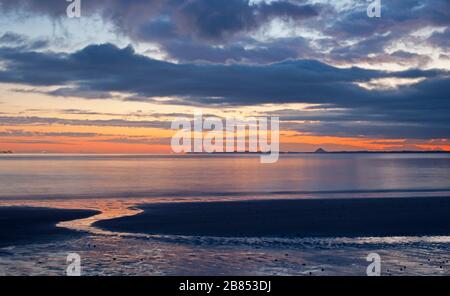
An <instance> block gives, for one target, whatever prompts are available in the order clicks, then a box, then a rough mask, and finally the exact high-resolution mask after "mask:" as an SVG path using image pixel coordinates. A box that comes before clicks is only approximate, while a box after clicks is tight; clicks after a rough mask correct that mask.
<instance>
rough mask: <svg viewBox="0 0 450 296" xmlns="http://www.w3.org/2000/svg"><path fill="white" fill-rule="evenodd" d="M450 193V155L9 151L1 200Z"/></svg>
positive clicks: (0, 175)
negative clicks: (263, 156) (267, 160)
mask: <svg viewBox="0 0 450 296" xmlns="http://www.w3.org/2000/svg"><path fill="white" fill-rule="evenodd" d="M448 192H450V154H342V155H337V154H327V155H314V154H301V155H284V156H281V158H280V160H279V161H278V162H277V163H275V164H261V163H260V162H259V157H258V156H154V155H153V156H149V155H2V156H0V199H28V198H31V199H45V198H63V199H64V198H67V199H69V198H77V197H83V198H108V197H114V198H125V197H183V196H187V197H189V196H196V197H202V196H205V197H206V196H208V197H215V196H218V197H220V196H232V197H233V196H235V197H237V198H239V197H240V196H243V197H245V196H254V195H259V196H269V197H270V196H273V197H276V196H278V195H280V196H281V195H292V196H300V197H301V196H306V197H309V196H311V197H314V196H342V195H345V196H349V197H351V196H355V197H358V196H360V197H363V196H372V195H374V196H390V195H395V196H396V195H402V196H423V195H427V194H433V195H443V194H447V193H448Z"/></svg>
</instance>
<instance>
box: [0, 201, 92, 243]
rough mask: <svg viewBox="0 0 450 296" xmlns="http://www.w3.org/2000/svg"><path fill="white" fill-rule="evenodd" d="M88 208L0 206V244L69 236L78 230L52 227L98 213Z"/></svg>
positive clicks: (34, 241)
mask: <svg viewBox="0 0 450 296" xmlns="http://www.w3.org/2000/svg"><path fill="white" fill-rule="evenodd" d="M98 213H99V212H97V211H92V210H65V209H50V208H35V207H0V247H5V246H11V245H22V244H29V243H36V242H48V241H51V240H55V239H61V238H66V237H67V238H70V237H73V236H76V235H79V234H80V232H77V231H72V230H69V229H64V228H60V227H56V224H58V223H59V222H62V221H69V220H76V219H83V218H87V217H90V216H93V215H96V214H98Z"/></svg>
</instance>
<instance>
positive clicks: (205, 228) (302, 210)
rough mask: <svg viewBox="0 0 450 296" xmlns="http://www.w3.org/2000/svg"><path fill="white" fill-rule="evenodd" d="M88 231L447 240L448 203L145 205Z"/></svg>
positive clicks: (411, 200)
mask: <svg viewBox="0 0 450 296" xmlns="http://www.w3.org/2000/svg"><path fill="white" fill-rule="evenodd" d="M139 208H141V209H142V210H144V212H142V213H140V214H138V215H135V216H131V217H122V218H116V219H111V220H102V221H98V222H96V223H95V224H94V226H96V227H99V228H102V229H106V230H109V231H120V232H133V233H147V234H160V235H186V236H215V237H369V236H377V237H383V236H425V235H450V198H448V197H427V198H379V199H330V200H270V201H267V200H265V201H232V202H190V203H160V204H146V205H141V206H140V207H139Z"/></svg>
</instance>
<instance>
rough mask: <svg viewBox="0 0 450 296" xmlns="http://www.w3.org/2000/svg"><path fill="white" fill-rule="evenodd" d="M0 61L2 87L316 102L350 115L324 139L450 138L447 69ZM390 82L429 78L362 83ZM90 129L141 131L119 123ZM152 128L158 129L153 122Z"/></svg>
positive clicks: (33, 58)
mask: <svg viewBox="0 0 450 296" xmlns="http://www.w3.org/2000/svg"><path fill="white" fill-rule="evenodd" d="M0 60H2V61H3V63H4V65H5V67H6V69H5V70H3V71H0V82H10V83H20V84H26V85H35V86H58V85H71V86H70V87H69V88H70V91H69V93H70V94H71V95H76V94H77V91H80V96H83V95H84V94H85V93H86V90H89V91H91V92H93V93H95V92H100V93H105V92H122V93H127V94H129V93H131V94H134V96H136V97H139V98H140V100H142V101H152V99H153V98H154V97H163V96H164V97H175V98H177V99H178V101H177V103H178V104H193V103H194V104H197V105H200V106H201V105H224V106H226V105H228V106H239V105H256V104H263V103H275V104H277V103H278V104H279V103H312V104H320V105H325V106H326V107H327V108H330V107H333V108H341V109H345V110H348V112H344V113H341V114H336V116H335V117H333V115H329V117H328V119H327V118H326V117H327V116H325V115H323V117H322V118H315V119H319V120H321V121H326V120H328V121H330V120H331V121H333V124H331V125H326V124H324V125H321V126H320V127H315V126H314V125H313V126H311V127H310V129H311V130H312V129H313V128H314V131H315V132H318V133H323V132H325V131H324V129H327V130H329V131H330V132H331V131H334V130H333V129H334V128H339V127H341V131H343V132H344V133H348V134H353V133H355V132H356V131H358V129H354V130H350V131H347V128H346V127H347V126H350V125H349V123H350V122H357V121H368V122H369V123H368V124H367V129H366V133H367V134H369V133H371V131H372V130H375V129H376V131H377V132H379V133H380V134H385V135H393V134H397V135H399V134H405V131H408V130H410V132H408V133H407V134H408V135H411V136H414V137H425V138H426V137H431V136H436V137H437V136H440V137H444V136H445V137H448V135H450V117H449V116H448V114H450V100H449V93H450V78H449V73H448V72H445V71H437V70H428V71H424V70H418V69H413V70H408V71H402V72H386V71H375V70H364V69H360V68H355V67H353V68H346V69H342V68H336V67H333V66H330V65H327V64H324V63H321V62H318V61H313V60H292V61H285V62H282V63H276V64H270V65H240V64H233V65H214V64H174V63H169V62H163V61H157V60H153V59H150V58H148V57H144V56H141V55H138V54H136V53H135V52H134V51H133V49H132V48H131V47H127V48H123V49H119V48H117V47H115V46H113V45H110V44H105V45H96V46H89V47H86V48H85V49H83V50H80V51H77V52H74V53H72V54H58V53H51V52H47V53H38V52H28V51H24V52H19V51H16V50H11V49H1V50H0ZM390 77H396V78H419V77H420V78H427V79H425V80H424V81H422V82H420V83H417V84H414V85H409V86H399V87H398V88H396V89H388V90H367V89H365V88H362V87H360V86H358V85H357V84H356V82H358V83H362V82H369V81H371V80H372V79H377V78H390ZM60 89H62V90H63V92H62V94H61V92H58V91H52V92H50V93H49V94H50V95H60V96H61V95H64V93H67V91H68V90H67V89H68V87H67V86H61V87H60ZM330 114H333V113H332V112H331V113H330ZM310 120H314V118H310ZM335 122H342V123H341V124H339V125H335V124H334V123H335ZM370 122H371V123H370ZM378 122H379V123H382V124H376V123H378ZM56 123H58V121H57V122H56ZM73 123H74V124H82V122H78V121H74V122H73ZM86 123H87V124H91V125H97V124H98V125H104V124H105V125H122V124H126V125H129V124H137V125H142V123H134V122H127V123H124V122H122V121H120V120H119V121H117V120H111V121H108V122H106V121H87V122H86ZM374 123H375V124H374ZM63 124H64V123H63ZM149 124H150V126H155V122H151V123H149ZM371 125H372V126H373V128H370V126H371ZM387 126H389V128H387ZM406 127H407V128H406ZM363 130H364V129H361V132H362V131H363ZM374 133H375V131H374Z"/></svg>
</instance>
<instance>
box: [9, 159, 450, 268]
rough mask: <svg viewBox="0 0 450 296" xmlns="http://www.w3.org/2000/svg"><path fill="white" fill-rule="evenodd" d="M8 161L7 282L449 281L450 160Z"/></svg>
mask: <svg viewBox="0 0 450 296" xmlns="http://www.w3.org/2000/svg"><path fill="white" fill-rule="evenodd" d="M0 162H1V166H0V266H1V267H0V275H65V274H66V268H67V256H68V254H70V253H77V254H79V255H80V257H81V261H82V275H108V276H109V275H149V276H159V275H174V276H176V275H249V276H251V275H253V276H254V275H265V276H267V275H306V276H309V275H359V276H363V275H365V274H366V268H367V264H368V263H367V260H366V258H367V256H368V254H370V253H374V252H375V253H377V254H379V255H380V256H381V257H382V261H383V264H382V274H383V275H449V274H450V268H449V267H450V265H449V263H448V262H449V260H450V257H449V255H448V249H449V247H450V235H449V233H450V231H449V225H450V221H449V219H450V218H449V217H450V215H449V213H450V170H449V168H450V155H444V154H417V155H412V154H407V155H405V154H398V155H396V154H370V155H366V154H355V155H350V154H344V155H335V154H332V155H328V154H326V155H315V154H308V155H282V156H281V158H280V160H279V162H278V163H277V164H274V165H271V166H269V167H267V166H263V165H261V164H260V163H259V159H258V157H254V156H251V155H248V156H247V155H246V156H239V157H229V156H208V157H205V156H196V155H190V156H186V157H178V156H173V157H172V156H142V155H138V156H130V155H116V156H112V155H14V154H13V155H7V156H5V155H3V156H1V157H0ZM98 213H100V214H98Z"/></svg>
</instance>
